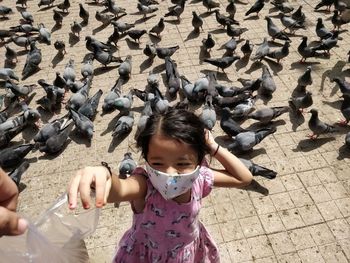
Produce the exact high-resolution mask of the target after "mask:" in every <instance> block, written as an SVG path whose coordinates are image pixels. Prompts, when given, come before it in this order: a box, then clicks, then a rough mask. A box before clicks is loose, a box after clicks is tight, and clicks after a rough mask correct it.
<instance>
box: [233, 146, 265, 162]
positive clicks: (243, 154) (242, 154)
mask: <svg viewBox="0 0 350 263" xmlns="http://www.w3.org/2000/svg"><path fill="white" fill-rule="evenodd" d="M266 153H267V152H266V150H265V149H264V148H258V149H251V150H249V151H247V152H237V153H236V155H237V156H239V157H241V158H244V159H248V160H250V159H253V158H254V157H256V156H259V155H264V154H266Z"/></svg>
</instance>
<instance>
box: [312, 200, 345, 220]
mask: <svg viewBox="0 0 350 263" xmlns="http://www.w3.org/2000/svg"><path fill="white" fill-rule="evenodd" d="M316 206H317V208H318V210H319V211H320V213H321V214H322V216H323V218H324V220H326V221H328V220H333V219H336V218H342V214H341V212H340V210H339V209H338V207H337V206H336V204H335V202H334V201H329V202H324V203H319V204H316Z"/></svg>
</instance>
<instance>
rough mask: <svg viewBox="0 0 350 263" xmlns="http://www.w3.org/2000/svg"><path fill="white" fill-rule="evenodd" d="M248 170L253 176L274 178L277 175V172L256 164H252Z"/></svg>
mask: <svg viewBox="0 0 350 263" xmlns="http://www.w3.org/2000/svg"><path fill="white" fill-rule="evenodd" d="M250 172H251V173H252V174H253V176H262V177H265V178H267V179H274V178H276V175H277V172H275V171H273V170H271V169H268V168H266V167H263V166H260V165H257V164H254V165H253V167H252V168H251V169H250Z"/></svg>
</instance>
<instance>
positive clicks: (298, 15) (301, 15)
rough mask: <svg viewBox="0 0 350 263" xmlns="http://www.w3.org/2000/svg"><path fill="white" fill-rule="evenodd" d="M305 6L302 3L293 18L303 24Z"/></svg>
mask: <svg viewBox="0 0 350 263" xmlns="http://www.w3.org/2000/svg"><path fill="white" fill-rule="evenodd" d="M302 8H303V6H302V5H300V6H299V8H298V9H297V10H296V11H295V12H294V13H293V14H292V18H293V19H294V20H296V21H298V22H299V23H301V24H304V22H305V14H304V13H303V11H302Z"/></svg>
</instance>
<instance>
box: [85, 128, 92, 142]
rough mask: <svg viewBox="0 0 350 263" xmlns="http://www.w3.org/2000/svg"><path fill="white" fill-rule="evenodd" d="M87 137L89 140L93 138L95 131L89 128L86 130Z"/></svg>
mask: <svg viewBox="0 0 350 263" xmlns="http://www.w3.org/2000/svg"><path fill="white" fill-rule="evenodd" d="M86 135H87V136H88V138H89V140H90V139H91V138H92V136H93V135H94V130H93V129H92V128H89V129H87V130H86Z"/></svg>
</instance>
